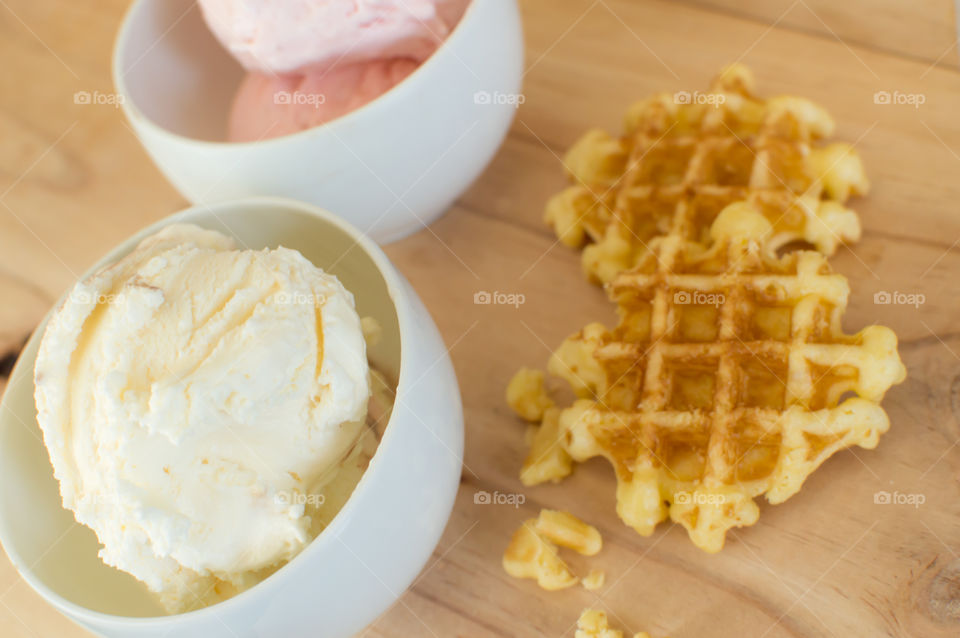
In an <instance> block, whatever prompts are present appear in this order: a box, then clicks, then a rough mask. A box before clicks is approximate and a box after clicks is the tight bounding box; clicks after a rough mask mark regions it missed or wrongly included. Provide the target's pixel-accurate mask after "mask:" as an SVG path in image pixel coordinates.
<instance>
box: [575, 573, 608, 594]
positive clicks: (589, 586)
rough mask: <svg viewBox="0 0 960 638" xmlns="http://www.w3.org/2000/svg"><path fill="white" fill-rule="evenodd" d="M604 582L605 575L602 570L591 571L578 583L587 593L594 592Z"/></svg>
mask: <svg viewBox="0 0 960 638" xmlns="http://www.w3.org/2000/svg"><path fill="white" fill-rule="evenodd" d="M606 580H607V574H606V572H604V571H603V570H602V569H591V570H590V573H589V574H587V575H586V576H585V577H584V578H583V579H582V580H581V581H580V583H581V584H582V585H583V588H584V589H586V590H587V591H596V590H598V589H600V588H601V587H603V584H604V583H605V582H606Z"/></svg>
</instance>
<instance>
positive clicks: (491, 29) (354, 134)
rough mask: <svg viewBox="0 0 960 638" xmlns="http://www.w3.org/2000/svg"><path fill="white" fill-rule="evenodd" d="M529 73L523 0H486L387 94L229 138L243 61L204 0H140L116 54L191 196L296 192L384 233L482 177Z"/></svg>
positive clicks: (166, 163) (136, 123) (431, 213)
mask: <svg viewBox="0 0 960 638" xmlns="http://www.w3.org/2000/svg"><path fill="white" fill-rule="evenodd" d="M522 71H523V36H522V31H521V28H520V18H519V14H518V11H517V5H516V0H474V2H472V4H471V5H470V7H469V8H468V9H467V12H466V13H465V14H464V16H463V19H462V20H461V21H460V23H459V25H458V26H457V27H456V29H455V30H454V31H453V33H452V34H451V35H450V37H449V38H448V39H447V41H446V42H445V43H444V44H443V45H442V46H441V47H440V48H439V49H438V50H437V51H436V53H434V54H433V55H432V56H431V57H430V58H429V59H427V60H426V61H425V62H424V63H423V64H422V65H421V67H420V68H419V69H417V70H416V71H415V72H414V73H413V74H412V75H410V76H409V77H408V78H407V79H405V80H404V81H403V82H401V83H400V84H399V85H397V86H396V87H394V89H393V90H391V91H389V92H387V93H385V94H384V95H383V96H381V97H380V98H378V99H376V100H374V101H373V102H371V103H369V104H367V105H365V106H363V107H362V108H360V109H358V110H356V111H354V112H352V113H350V114H348V115H346V116H344V117H341V118H339V119H336V120H334V121H332V122H330V123H328V124H326V125H324V126H319V127H316V128H312V129H308V130H306V131H302V132H300V133H296V134H294V135H287V136H284V137H279V138H275V139H269V140H262V141H259V142H252V143H240V144H231V143H226V142H224V141H222V140H224V139H225V132H226V116H227V113H228V110H229V105H230V103H231V100H232V98H233V95H234V92H235V90H236V87H237V85H238V84H239V82H240V79H241V77H242V73H243V72H242V69H241V67H240V66H239V65H238V64H237V63H236V62H235V61H234V60H233V59H232V58H231V57H230V56H229V55H228V54H227V53H226V51H225V50H224V49H223V48H222V47H221V46H220V45H219V43H218V42H217V41H216V40H215V39H214V37H213V35H212V34H211V33H210V32H209V30H208V29H207V27H206V25H205V23H204V22H203V17H202V15H201V14H200V10H199V8H197V6H196V2H195V0H136V1H135V2H134V3H133V5H132V6H131V8H130V10H129V11H128V13H127V15H126V17H125V19H124V21H123V25H122V26H121V28H120V33H119V35H118V38H117V42H116V46H115V49H114V54H113V78H114V84H115V86H116V90H117V92H118V94H119V95H120V96H121V98H122V100H123V108H124V111H125V112H126V114H127V117H128V118H129V120H130V122H131V124H132V125H133V129H134V130H135V131H136V133H137V135H138V136H139V138H140V141H141V142H142V143H143V145H144V147H145V148H146V149H147V152H148V153H149V154H150V156H151V157H152V158H153V160H154V162H156V164H157V166H158V167H160V170H161V171H163V173H164V174H165V175H166V176H167V178H168V179H169V180H170V181H171V182H172V183H173V185H174V186H175V187H176V188H177V189H178V190H179V191H180V192H181V193H182V194H183V195H184V197H186V198H187V199H188V200H190V201H191V202H193V203H211V202H215V201H221V200H224V199H232V198H238V197H247V196H257V195H275V196H281V197H292V198H295V199H299V200H303V201H307V202H311V203H313V204H316V205H318V206H321V207H324V208H327V209H329V210H333V211H337V213H338V214H340V215H343V216H344V217H345V218H346V219H347V220H348V221H350V222H351V223H352V224H354V225H355V226H357V227H358V228H360V230H362V231H364V232H365V233H368V234H370V236H372V237H373V238H374V239H375V240H377V241H381V242H383V241H391V240H393V239H397V238H399V237H402V236H405V235H408V234H410V233H412V232H414V231H416V230H419V229H420V228H422V227H423V226H424V225H426V224H429V223H430V222H432V221H433V220H435V219H436V218H437V217H439V216H440V215H442V214H443V212H444V211H446V209H447V208H448V207H449V206H450V204H451V203H452V202H453V200H454V199H456V198H457V196H459V195H460V194H461V193H462V192H463V191H464V190H465V189H466V188H467V186H469V185H470V183H471V182H472V181H473V180H474V179H475V178H476V177H477V176H478V175H479V174H480V172H481V171H482V170H483V168H484V167H485V166H486V165H487V163H488V162H489V161H490V159H491V158H492V157H493V155H494V153H495V152H496V150H497V148H498V147H499V146H500V144H501V142H502V141H503V138H504V136H505V135H506V133H507V129H508V128H509V126H510V122H511V120H512V119H513V115H514V113H515V111H516V102H517V99H516V98H517V96H518V95H519V91H520V85H521V75H522Z"/></svg>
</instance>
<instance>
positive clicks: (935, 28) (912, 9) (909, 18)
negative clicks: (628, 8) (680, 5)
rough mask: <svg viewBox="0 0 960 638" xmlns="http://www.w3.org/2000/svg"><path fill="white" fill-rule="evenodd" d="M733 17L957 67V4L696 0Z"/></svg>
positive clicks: (931, 0)
mask: <svg viewBox="0 0 960 638" xmlns="http://www.w3.org/2000/svg"><path fill="white" fill-rule="evenodd" d="M693 1H694V3H695V4H699V5H702V6H704V7H711V8H715V9H718V10H721V11H727V12H729V13H730V14H732V15H736V16H742V17H744V18H749V19H753V20H758V21H760V22H762V23H765V24H774V23H775V24H777V25H778V26H781V27H786V28H793V29H799V30H802V31H805V32H807V33H812V34H818V35H820V36H823V37H828V38H835V39H841V40H843V41H844V42H846V43H848V44H851V45H857V46H862V47H866V48H872V49H876V50H879V51H887V52H890V53H893V54H897V55H901V56H904V57H914V58H917V59H918V60H925V61H927V62H930V63H938V64H944V65H953V66H956V64H957V61H958V51H957V47H956V43H957V21H956V4H955V3H954V2H953V0H913V2H901V1H900V0H874V2H870V3H864V2H832V1H831V0H774V1H773V2H771V1H770V0H693Z"/></svg>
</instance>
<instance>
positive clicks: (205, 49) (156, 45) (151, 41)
mask: <svg viewBox="0 0 960 638" xmlns="http://www.w3.org/2000/svg"><path fill="white" fill-rule="evenodd" d="M115 59H116V62H115V63H116V65H117V68H116V69H115V73H116V77H117V80H118V87H117V88H118V90H120V91H121V93H123V95H124V98H125V99H126V100H127V101H128V102H129V104H128V105H129V106H131V107H133V108H134V110H137V111H139V112H140V113H142V114H143V115H144V116H146V117H147V118H149V119H150V120H152V121H153V122H154V123H156V124H158V125H159V126H161V127H163V128H165V129H167V130H169V131H171V132H173V133H176V134H178V135H182V136H184V137H190V138H194V139H199V140H206V141H225V140H226V134H227V126H226V122H227V118H226V114H227V113H228V112H229V110H230V104H231V102H232V101H233V96H234V94H235V93H236V90H237V86H238V85H239V84H240V80H241V79H242V78H243V75H244V71H243V68H242V67H241V66H240V65H239V64H237V62H236V61H234V59H233V58H232V57H230V54H229V53H228V52H227V51H226V50H225V49H224V48H223V47H222V46H221V45H220V43H219V42H218V41H217V39H216V38H215V37H214V36H213V34H212V33H211V32H210V30H209V29H208V28H207V25H206V23H205V22H204V20H203V15H202V14H201V12H200V7H199V6H198V5H197V3H196V1H195V0H160V1H157V0H145V1H140V2H134V3H133V6H132V7H131V8H130V12H129V14H128V15H127V17H126V19H125V21H124V26H123V29H122V30H121V33H120V36H119V39H118V41H117V51H116V56H115Z"/></svg>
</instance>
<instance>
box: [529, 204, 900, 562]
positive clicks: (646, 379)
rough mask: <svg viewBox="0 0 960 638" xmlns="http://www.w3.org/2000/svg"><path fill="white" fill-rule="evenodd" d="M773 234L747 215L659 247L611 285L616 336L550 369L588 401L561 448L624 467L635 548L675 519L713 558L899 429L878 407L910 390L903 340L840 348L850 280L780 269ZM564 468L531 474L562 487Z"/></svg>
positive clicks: (846, 342)
mask: <svg viewBox="0 0 960 638" xmlns="http://www.w3.org/2000/svg"><path fill="white" fill-rule="evenodd" d="M775 232H776V230H775V226H774V225H773V224H771V222H770V221H769V220H768V219H767V217H766V216H765V215H763V214H761V212H759V211H758V210H757V209H756V208H755V207H754V206H752V205H750V204H748V203H744V202H741V203H736V204H732V205H730V206H728V207H727V208H726V209H724V211H723V212H721V213H720V215H719V216H717V218H716V219H715V221H714V222H713V224H712V225H711V227H710V230H709V237H710V239H709V241H708V242H701V241H692V240H690V239H688V238H685V237H683V236H678V235H667V236H661V237H656V238H653V239H652V240H651V241H650V243H649V250H648V251H647V252H646V253H645V254H644V255H643V257H642V259H640V261H639V263H638V264H636V267H635V268H634V269H633V270H631V271H629V272H625V273H621V274H620V275H619V276H617V278H616V279H615V280H614V281H613V282H612V283H611V285H610V286H609V291H610V294H611V296H612V297H613V299H614V300H615V301H616V303H617V304H618V308H619V315H620V321H619V325H618V326H617V328H616V329H614V330H607V329H605V328H604V327H603V326H601V325H599V324H591V325H590V326H587V327H586V328H585V329H584V330H582V331H581V332H579V333H578V334H576V335H574V336H572V337H570V338H568V339H567V340H566V341H565V342H564V343H563V344H562V345H561V346H560V348H559V349H558V350H557V351H556V352H555V353H554V355H553V356H552V358H551V360H550V364H549V370H550V372H551V373H553V374H555V375H557V376H560V377H563V378H565V379H566V380H567V381H568V382H569V383H570V384H571V386H572V387H573V388H574V390H575V391H576V392H577V393H578V395H580V396H581V397H583V398H581V399H580V400H578V401H576V402H575V403H574V404H573V405H572V406H571V407H568V408H566V409H563V410H562V411H560V414H559V427H558V428H555V431H556V432H557V435H556V436H557V440H556V441H555V442H556V444H557V445H559V446H560V447H562V448H563V449H564V450H565V451H566V452H567V453H569V454H570V456H571V457H573V459H574V460H575V461H585V460H586V459H588V458H591V457H594V456H604V457H606V458H607V459H608V460H609V461H610V462H611V463H612V464H613V466H614V469H615V471H616V475H617V481H618V486H617V512H618V514H619V515H620V517H621V518H622V519H623V520H624V522H626V523H627V524H628V525H630V526H631V527H633V528H634V529H635V530H636V531H637V532H639V533H640V534H643V535H648V534H651V533H652V532H653V530H654V527H655V526H656V525H657V523H659V522H660V521H662V520H664V519H665V518H666V517H667V516H668V515H669V517H670V518H671V519H672V520H674V521H675V522H678V523H681V524H682V525H683V526H684V527H686V528H687V530H688V532H689V534H690V538H691V539H692V540H693V542H694V544H696V545H697V546H698V547H700V548H702V549H704V550H706V551H711V552H713V551H718V550H719V549H721V548H722V546H723V542H724V538H725V534H726V531H727V530H728V529H729V528H731V527H733V526H743V525H750V524H753V523H754V522H756V520H757V516H758V508H757V505H756V503H755V502H754V498H755V497H757V496H759V495H761V494H765V495H766V497H767V499H768V500H769V501H770V502H771V503H780V502H782V501H784V500H786V499H787V498H789V497H790V496H792V495H793V494H795V493H796V492H797V491H798V490H799V489H800V487H801V485H802V483H803V481H804V480H805V479H806V477H807V476H808V475H809V474H810V473H811V472H813V470H814V469H816V468H817V466H819V465H820V464H821V463H822V462H823V461H824V460H826V459H827V458H828V457H829V456H830V455H832V454H833V453H834V452H836V451H837V450H840V449H843V448H847V447H850V446H853V445H859V446H861V447H864V448H872V447H874V446H875V445H876V444H877V440H878V437H879V435H880V434H882V433H883V432H885V431H886V430H887V428H888V427H889V421H888V419H887V416H886V414H885V413H884V411H883V409H882V408H881V407H880V406H879V405H878V403H879V401H880V400H881V399H882V398H883V395H884V393H885V392H886V391H887V389H888V388H889V387H890V386H891V385H893V384H895V383H899V382H900V381H902V380H903V378H904V376H905V369H904V367H903V365H902V364H901V362H900V359H899V356H898V355H897V339H896V336H895V335H894V333H893V332H892V331H891V330H889V329H888V328H884V327H880V326H870V327H867V328H865V329H863V330H861V331H860V332H859V333H857V334H855V335H846V334H844V333H843V331H842V329H841V319H842V316H843V313H844V311H845V309H846V305H847V296H848V292H849V290H848V285H847V282H846V279H845V278H844V277H843V276H841V275H837V274H833V273H832V272H831V270H830V268H829V266H828V265H827V263H826V260H825V258H824V257H823V256H822V255H821V254H819V253H817V252H813V251H798V252H794V253H790V254H788V255H787V256H785V257H782V258H778V257H776V255H773V254H771V253H770V252H769V238H770V236H771V234H773V233H775ZM530 387H531V388H533V390H531V391H534V390H535V391H537V392H541V393H542V386H536V384H533V385H531V386H530ZM556 409H557V408H550V409H549V410H547V411H546V412H545V414H546V413H549V412H551V411H552V410H556ZM541 427H542V426H541ZM540 450H547V447H546V446H545V445H544V443H543V442H542V441H541V444H540ZM534 451H535V452H536V450H534ZM554 457H555V455H554V454H552V453H549V452H545V451H541V453H540V456H537V457H533V458H528V460H527V463H526V464H525V470H526V471H527V473H528V475H529V476H536V477H539V479H540V480H545V479H553V480H556V479H559V478H562V476H564V475H565V473H569V468H566V472H564V471H563V470H564V468H562V467H561V466H558V465H557V464H556V462H555V458H554ZM541 460H542V462H543V463H544V464H545V465H544V467H545V468H546V470H545V471H538V469H539V468H538V466H539V464H540V463H541ZM551 471H552V474H551Z"/></svg>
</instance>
